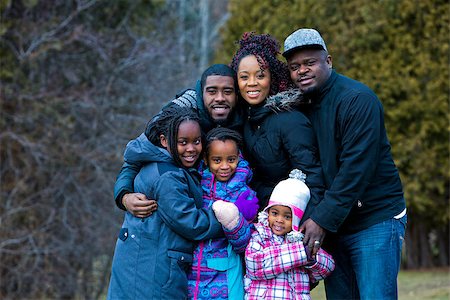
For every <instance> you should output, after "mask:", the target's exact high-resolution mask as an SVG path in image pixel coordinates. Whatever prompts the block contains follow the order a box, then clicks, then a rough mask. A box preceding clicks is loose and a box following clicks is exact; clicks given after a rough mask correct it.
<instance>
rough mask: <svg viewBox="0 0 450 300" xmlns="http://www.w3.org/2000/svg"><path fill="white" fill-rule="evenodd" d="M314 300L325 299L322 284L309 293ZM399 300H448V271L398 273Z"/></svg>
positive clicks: (449, 289)
mask: <svg viewBox="0 0 450 300" xmlns="http://www.w3.org/2000/svg"><path fill="white" fill-rule="evenodd" d="M311 298H312V299H314V300H321V299H325V288H324V285H323V282H320V284H319V285H318V286H317V287H316V288H315V289H314V290H312V292H311ZM398 299H399V300H423V299H426V300H431V299H432V300H449V299H450V273H449V269H448V268H446V269H433V270H419V271H417V270H415V271H400V274H399V275H398Z"/></svg>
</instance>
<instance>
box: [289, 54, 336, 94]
mask: <svg viewBox="0 0 450 300" xmlns="http://www.w3.org/2000/svg"><path fill="white" fill-rule="evenodd" d="M287 62H288V67H289V72H290V75H291V79H292V81H293V82H294V83H295V85H296V86H297V87H298V88H299V89H300V90H301V91H302V92H303V93H310V92H312V91H314V90H316V89H318V88H320V87H321V86H322V85H323V84H324V83H325V81H327V79H328V78H329V77H330V75H331V70H332V62H331V56H330V55H328V53H327V52H326V51H324V50H317V49H301V50H298V51H297V52H295V53H293V54H292V55H290V56H289V57H288V59H287Z"/></svg>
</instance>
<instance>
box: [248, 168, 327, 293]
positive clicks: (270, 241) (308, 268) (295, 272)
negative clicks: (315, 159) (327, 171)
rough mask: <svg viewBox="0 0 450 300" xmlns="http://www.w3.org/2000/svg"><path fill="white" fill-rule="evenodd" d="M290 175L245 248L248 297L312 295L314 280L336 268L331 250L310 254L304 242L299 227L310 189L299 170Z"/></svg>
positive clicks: (277, 189)
mask: <svg viewBox="0 0 450 300" xmlns="http://www.w3.org/2000/svg"><path fill="white" fill-rule="evenodd" d="M289 177H290V178H288V179H286V180H283V181H281V182H279V183H278V184H277V185H276V187H275V188H274V190H273V192H272V194H271V196H270V200H269V203H268V205H267V207H266V208H265V209H264V210H263V211H262V212H261V213H259V216H258V223H257V224H255V228H256V230H255V231H254V232H253V233H252V237H251V239H250V242H249V244H248V246H247V248H246V251H245V262H246V268H247V272H246V275H245V280H244V285H245V299H249V300H251V299H265V300H269V299H280V300H289V299H311V297H310V287H311V284H312V283H314V282H316V281H318V280H321V279H324V278H325V277H327V276H328V275H330V273H331V272H332V271H333V270H334V267H335V265H334V260H333V258H332V257H331V255H330V254H328V253H327V252H325V251H324V250H323V249H319V251H318V252H317V255H316V256H315V257H310V253H311V252H312V250H313V249H308V248H307V246H305V245H303V242H302V238H303V234H302V233H300V232H299V231H298V227H299V223H300V220H301V218H302V216H303V212H304V210H305V208H306V205H307V203H308V201H309V198H310V192H309V189H308V187H307V186H306V184H305V183H304V180H305V178H306V176H305V175H304V174H303V173H302V172H301V171H300V170H293V171H291V173H290V175H289ZM315 247H320V244H316V245H315Z"/></svg>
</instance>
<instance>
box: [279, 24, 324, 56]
mask: <svg viewBox="0 0 450 300" xmlns="http://www.w3.org/2000/svg"><path fill="white" fill-rule="evenodd" d="M300 48H315V49H323V50H325V51H328V50H327V46H326V45H325V42H324V40H323V38H322V36H321V35H320V33H319V32H318V31H317V30H315V29H310V28H301V29H299V30H297V31H295V32H293V33H291V35H289V36H288V37H287V38H286V40H284V52H283V56H284V57H287V56H288V55H289V54H291V53H292V52H294V51H295V50H297V49H300Z"/></svg>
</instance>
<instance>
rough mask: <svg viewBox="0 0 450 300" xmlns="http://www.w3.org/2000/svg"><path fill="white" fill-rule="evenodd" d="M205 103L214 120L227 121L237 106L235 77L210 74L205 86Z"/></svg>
mask: <svg viewBox="0 0 450 300" xmlns="http://www.w3.org/2000/svg"><path fill="white" fill-rule="evenodd" d="M203 104H204V105H205V108H206V109H207V110H208V113H209V115H210V116H211V118H212V119H213V120H214V121H216V122H223V121H225V120H226V119H227V118H228V116H229V115H230V113H231V112H232V110H233V108H234V107H235V106H236V90H235V88H234V79H233V78H232V77H230V76H221V75H210V76H208V77H207V78H206V81H205V85H204V88H203Z"/></svg>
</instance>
